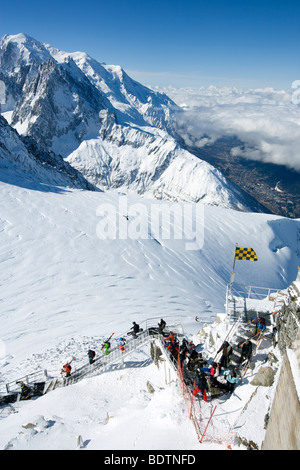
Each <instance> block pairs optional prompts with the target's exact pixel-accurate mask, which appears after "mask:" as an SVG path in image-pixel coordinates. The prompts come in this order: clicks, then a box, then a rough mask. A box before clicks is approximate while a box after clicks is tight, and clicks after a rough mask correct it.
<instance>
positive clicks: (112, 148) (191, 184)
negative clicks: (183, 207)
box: [67, 123, 262, 211]
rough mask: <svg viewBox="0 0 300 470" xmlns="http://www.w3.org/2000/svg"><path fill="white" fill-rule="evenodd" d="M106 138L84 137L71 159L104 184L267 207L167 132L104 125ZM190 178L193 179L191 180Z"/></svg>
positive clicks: (171, 196) (225, 203) (163, 195)
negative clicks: (182, 146)
mask: <svg viewBox="0 0 300 470" xmlns="http://www.w3.org/2000/svg"><path fill="white" fill-rule="evenodd" d="M101 136H103V138H102V139H91V140H86V141H84V142H83V143H82V144H81V145H80V146H79V147H78V149H76V150H75V151H74V152H72V153H71V154H70V155H69V157H68V158H67V161H68V162H69V163H70V164H71V165H72V166H73V167H74V168H76V169H77V170H78V171H80V172H81V173H82V174H83V175H84V176H85V178H86V179H87V180H89V181H90V182H91V183H92V184H94V185H95V186H97V187H99V188H101V189H104V190H105V189H119V190H121V191H125V192H128V191H129V192H130V191H131V192H136V193H138V194H141V195H145V196H146V197H152V198H153V197H154V198H156V199H165V200H170V201H181V202H195V203H197V202H199V201H201V202H202V203H205V204H211V205H219V206H222V207H228V208H234V209H237V210H249V211H250V210H257V211H262V207H261V206H260V205H259V204H258V203H256V201H255V200H254V199H252V198H251V197H250V196H248V195H247V194H246V193H244V192H243V191H241V190H240V189H239V188H237V187H236V186H235V185H234V184H232V183H230V182H229V181H228V180H226V178H225V177H224V176H223V175H222V173H221V172H220V171H218V170H217V169H216V168H214V167H213V166H212V165H210V164H208V163H206V162H204V161H202V160H199V159H198V158H196V157H195V156H193V155H191V154H190V153H189V152H187V151H185V150H183V149H182V148H181V147H180V146H179V145H178V143H177V142H176V141H175V140H174V139H173V138H172V137H171V136H169V135H168V134H166V133H165V132H163V131H159V132H157V131H156V132H155V131H154V129H153V128H147V132H145V128H144V129H143V130H139V129H133V128H131V127H122V126H119V125H117V124H115V123H110V125H109V126H105V125H103V127H102V129H101ZM187 182H188V184H187Z"/></svg>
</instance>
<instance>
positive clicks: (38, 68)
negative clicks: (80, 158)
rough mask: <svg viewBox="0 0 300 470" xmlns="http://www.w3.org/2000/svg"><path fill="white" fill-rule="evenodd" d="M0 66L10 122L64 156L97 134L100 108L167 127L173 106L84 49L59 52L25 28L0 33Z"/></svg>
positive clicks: (141, 122) (132, 120) (137, 121)
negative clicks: (9, 33)
mask: <svg viewBox="0 0 300 470" xmlns="http://www.w3.org/2000/svg"><path fill="white" fill-rule="evenodd" d="M0 71H1V72H0V79H1V80H2V81H3V82H4V83H5V85H6V100H5V101H6V104H5V106H4V107H3V109H2V110H3V111H13V112H12V115H11V117H10V119H11V124H12V125H13V126H14V127H15V128H16V129H17V130H18V131H19V132H20V133H22V134H25V135H31V136H33V137H34V138H35V139H36V140H37V142H38V144H40V145H42V146H44V147H45V148H46V149H48V150H49V149H51V150H53V151H55V152H58V153H61V154H62V155H63V156H67V155H68V154H69V153H70V152H71V151H72V150H74V149H75V148H76V147H77V146H78V144H79V143H80V142H82V140H83V139H87V138H89V137H90V136H91V135H93V136H97V133H98V131H99V128H100V127H101V120H102V119H101V111H102V110H104V109H105V110H108V111H109V112H110V113H111V114H112V115H113V116H114V118H115V119H117V120H118V122H119V123H121V124H129V125H139V126H143V125H154V126H155V127H158V126H160V127H162V128H165V129H166V128H167V127H168V126H167V121H168V120H170V118H169V115H170V108H171V107H172V106H176V105H175V103H173V102H172V101H171V100H170V99H169V98H168V97H167V96H166V95H165V94H162V93H158V92H154V91H151V90H150V89H148V88H146V87H144V86H142V85H140V84H139V83H137V82H135V81H134V80H132V79H131V78H130V77H128V75H127V74H126V73H125V72H124V71H123V70H122V69H121V67H117V66H106V65H104V64H100V63H98V62H97V61H95V60H93V59H91V58H90V57H89V56H88V55H87V54H85V53H73V54H72V53H71V54H68V53H64V52H61V51H59V50H57V49H54V48H52V47H51V46H48V45H45V44H42V43H40V42H38V41H36V40H35V39H33V38H31V37H29V36H27V35H24V34H18V35H15V36H8V35H7V36H5V37H4V38H2V39H1V41H0ZM99 113H100V114H99ZM170 129H171V125H170Z"/></svg>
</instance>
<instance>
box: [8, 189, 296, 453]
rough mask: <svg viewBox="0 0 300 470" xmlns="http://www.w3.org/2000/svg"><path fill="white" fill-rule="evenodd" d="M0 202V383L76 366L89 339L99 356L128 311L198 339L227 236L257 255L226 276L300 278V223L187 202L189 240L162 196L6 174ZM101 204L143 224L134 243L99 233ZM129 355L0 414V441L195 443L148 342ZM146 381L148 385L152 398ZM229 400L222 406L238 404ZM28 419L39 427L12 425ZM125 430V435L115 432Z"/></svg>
mask: <svg viewBox="0 0 300 470" xmlns="http://www.w3.org/2000/svg"><path fill="white" fill-rule="evenodd" d="M0 201H1V212H0V218H1V221H0V222H1V232H0V247H1V248H0V261H1V271H0V285H1V313H0V321H1V338H0V339H1V369H0V373H1V382H2V384H4V383H6V382H8V381H11V380H15V379H18V378H20V377H22V376H24V374H26V373H30V372H32V371H34V370H37V369H42V370H43V369H45V368H47V369H48V370H52V371H53V370H54V371H57V372H59V371H60V369H61V366H62V364H64V363H65V361H66V360H70V358H71V357H72V356H73V355H75V356H76V362H75V366H77V365H81V364H83V363H86V360H87V356H86V352H87V349H88V348H89V347H94V348H95V349H96V351H97V353H99V350H100V345H101V343H102V341H103V339H104V338H105V337H107V336H109V335H110V334H111V333H112V332H115V333H116V335H117V334H118V333H120V334H122V333H124V332H125V331H127V330H128V329H129V328H130V327H131V325H132V321H134V320H135V321H137V322H140V323H141V322H142V321H144V320H146V319H147V318H151V317H157V318H158V319H159V318H161V317H166V318H180V319H181V321H182V323H183V325H184V327H185V329H186V331H187V333H188V335H189V336H193V335H195V334H196V333H197V332H198V330H199V328H200V326H201V323H197V322H195V321H194V318H195V316H196V315H197V316H198V317H200V319H201V322H202V323H203V322H204V321H213V320H214V318H215V315H216V313H218V312H224V301H225V290H226V284H227V282H228V280H229V277H230V273H231V269H232V262H233V256H234V249H235V243H236V242H238V243H239V245H240V246H251V247H253V248H254V249H255V251H256V253H257V255H258V261H257V262H256V263H247V262H240V263H238V262H237V266H236V282H240V283H242V284H254V285H260V286H269V287H277V288H286V287H287V286H288V285H289V284H290V283H291V282H292V281H293V280H294V279H295V277H296V272H297V265H298V264H299V229H300V222H299V221H298V220H290V219H284V218H280V217H276V216H271V215H266V214H254V213H243V212H236V211H233V210H229V209H224V208H220V207H212V206H204V205H203V206H201V205H198V208H199V207H202V210H199V209H198V212H197V211H196V205H193V210H192V211H191V212H190V213H188V215H187V216H186V217H187V218H188V217H190V219H193V220H194V227H196V231H195V234H196V235H195V241H196V245H195V244H194V245H193V249H187V246H188V245H187V242H190V241H191V240H190V238H191V235H192V232H194V230H195V229H193V230H192V229H191V226H190V225H189V224H188V223H187V221H185V222H186V226H187V228H186V230H185V232H184V236H183V237H182V238H181V239H180V238H179V239H174V237H172V230H171V232H170V233H171V235H168V230H167V229H168V228H171V229H172V227H173V224H174V221H173V219H172V218H171V219H170V222H168V221H167V220H166V219H161V220H159V212H157V208H158V207H157V206H159V207H160V208H161V214H163V215H164V216H168V215H170V208H171V207H173V206H172V205H171V203H166V202H164V203H163V205H162V206H160V201H153V200H150V199H149V200H148V199H146V198H143V199H140V198H137V197H132V196H124V195H123V196H122V195H120V194H118V193H117V192H115V193H100V192H99V193H98V192H90V191H82V190H76V189H73V190H71V189H69V190H66V189H65V190H64V191H62V192H59V191H47V192H40V191H37V190H34V189H29V188H28V187H27V188H24V187H21V186H14V185H13V184H5V183H2V182H1V183H0ZM176 207H177V208H180V207H181V208H182V204H176ZM105 210H106V211H108V212H107V214H108V215H107V220H106V222H107V224H108V226H109V225H110V223H111V222H114V220H116V221H117V226H118V228H119V229H120V228H122V230H125V231H127V232H128V234H130V235H131V236H132V235H137V234H138V233H139V231H140V228H141V226H144V227H145V226H146V227H147V231H146V236H145V232H143V231H142V232H141V233H142V234H143V236H144V239H138V238H136V239H134V238H129V237H127V238H126V237H124V236H123V238H122V239H119V238H118V237H115V238H114V239H109V238H108V239H103V230H102V229H103V224H102V223H101V221H102V222H103V220H105V219H103V213H104V212H105ZM135 211H136V212H135ZM137 212H139V215H138V216H137V215H136V214H137ZM101 214H102V215H101ZM125 216H128V220H127V219H126V217H125ZM195 217H197V220H196V219H195ZM200 221H201V222H200ZM146 222H147V224H146ZM177 222H178V220H177ZM99 224H100V225H99ZM124 224H125V225H124ZM112 226H114V225H113V224H112ZM109 233H110V234H111V232H109ZM120 233H123V235H124V232H122V231H120V232H119V234H120ZM101 235H102V238H101ZM195 248H198V249H195ZM130 361H136V362H137V364H135V366H137V367H135V368H129V367H128V368H125V369H122V370H115V371H114V372H111V373H108V374H104V375H102V376H99V377H94V378H92V379H88V380H87V381H84V382H82V383H79V384H77V385H74V386H71V387H68V388H66V389H61V390H60V389H58V390H55V391H54V392H51V393H50V394H49V395H46V396H44V397H41V398H39V399H37V400H33V401H31V402H21V403H19V405H16V408H13V409H14V411H15V412H14V413H10V414H9V415H8V416H7V417H4V415H3V414H2V417H3V419H2V420H0V436H1V438H0V447H1V448H12V449H21V448H23V449H24V448H25V449H29V448H34V449H41V448H45V447H46V448H63V449H70V448H75V447H76V439H77V436H78V434H81V435H82V437H83V440H84V442H85V447H86V448H87V449H93V448H94V449H95V448H98V449H100V448H102V449H120V448H123V449H142V448H146V449H162V448H167V449H175V448H176V449H198V448H199V444H198V442H197V440H196V438H195V433H194V430H193V427H192V425H191V422H190V421H189V420H188V418H187V417H186V416H187V415H186V414H185V411H184V405H183V403H182V399H181V398H180V397H179V396H178V389H177V387H176V384H175V383H172V384H171V385H170V386H169V388H168V387H166V386H165V384H164V377H163V376H162V375H161V372H159V371H158V370H157V369H156V368H155V366H154V365H153V364H151V363H150V362H149V351H148V350H147V348H146V349H145V350H144V351H141V352H140V353H136V354H135V356H133V357H130ZM129 365H130V364H128V366H129ZM146 380H150V382H151V383H153V385H154V387H155V389H156V393H155V394H154V396H153V397H152V398H151V399H150V397H149V393H148V392H146V388H145V382H146ZM134 387H136V388H134ZM241 392H242V390H241ZM236 400H237V402H234V401H233V402H230V403H231V404H230V405H229V408H230V407H231V406H232V407H233V410H234V409H235V410H236V408H237V403H238V401H239V400H238V399H237V398H236ZM70 403H72V405H71V406H70ZM5 413H6V412H5ZM107 413H108V414H109V416H110V417H111V419H109V421H108V424H106V418H107ZM221 416H222V413H220V419H222V418H221ZM235 418H237V416H236V415H235V414H233V415H232V418H231V419H235ZM146 419H147V422H148V423H149V425H148V426H147V427H146V429H145V425H144V423H145V420H146ZM35 420H36V421H37V426H36V428H33V427H31V428H30V427H29V428H27V429H25V428H23V427H22V425H24V424H28V422H31V423H32V422H33V421H35ZM33 424H34V423H33ZM232 424H233V423H232ZM124 426H126V427H127V428H128V429H130V430H131V432H130V433H128V434H127V433H126V434H124V433H122V434H121V437H119V439H118V440H116V435H119V434H118V433H117V431H118V430H120V428H121V429H124ZM179 427H180V429H182V433H179V432H178V429H179ZM4 430H5V431H4ZM167 431H168V432H167ZM207 445H208V447H209V444H207ZM221 447H222V446H221Z"/></svg>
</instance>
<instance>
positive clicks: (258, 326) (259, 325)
mask: <svg viewBox="0 0 300 470" xmlns="http://www.w3.org/2000/svg"><path fill="white" fill-rule="evenodd" d="M251 322H254V323H255V328H254V331H253V336H258V337H259V336H260V335H261V334H262V333H263V332H264V331H265V329H266V320H265V319H264V318H263V317H259V318H256V317H255V318H253V319H252V320H251Z"/></svg>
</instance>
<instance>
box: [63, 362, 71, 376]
mask: <svg viewBox="0 0 300 470" xmlns="http://www.w3.org/2000/svg"><path fill="white" fill-rule="evenodd" d="M71 369H72V367H71V362H67V363H66V364H64V365H63V368H62V371H61V374H66V375H65V377H70V376H71Z"/></svg>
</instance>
